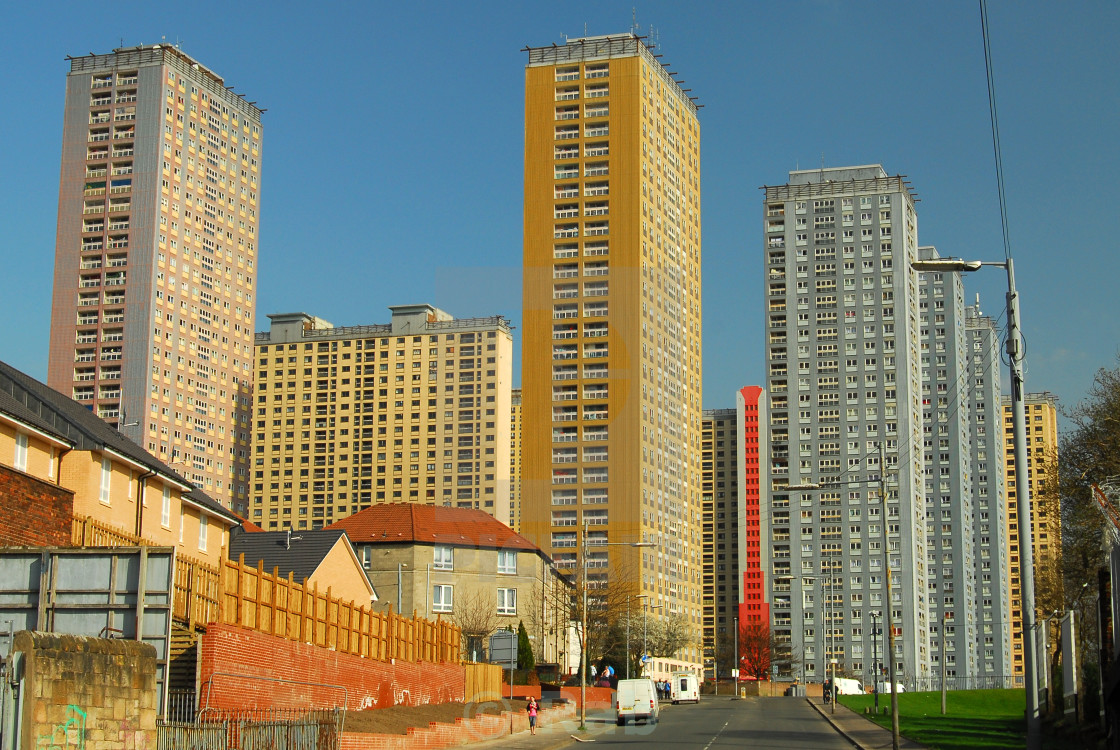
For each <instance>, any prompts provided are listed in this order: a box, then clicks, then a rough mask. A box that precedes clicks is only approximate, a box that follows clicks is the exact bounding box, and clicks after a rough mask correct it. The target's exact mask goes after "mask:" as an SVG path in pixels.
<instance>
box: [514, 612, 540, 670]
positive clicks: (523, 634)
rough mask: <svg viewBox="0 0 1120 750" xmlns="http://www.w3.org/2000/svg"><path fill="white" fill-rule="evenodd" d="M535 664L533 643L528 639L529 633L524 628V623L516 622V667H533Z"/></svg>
mask: <svg viewBox="0 0 1120 750" xmlns="http://www.w3.org/2000/svg"><path fill="white" fill-rule="evenodd" d="M536 666H537V662H536V660H535V659H534V658H533V644H532V643H531V642H530V641H529V633H528V631H527V630H525V623H524V622H518V623H517V668H518V669H533V668H535V667H536Z"/></svg>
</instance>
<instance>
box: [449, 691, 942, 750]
mask: <svg viewBox="0 0 1120 750" xmlns="http://www.w3.org/2000/svg"><path fill="white" fill-rule="evenodd" d="M806 700H807V701H808V702H809V705H811V706H812V707H813V708H815V709H816V710H817V712H818V713H820V715H821V716H822V717H824V719H825V720H826V721H828V723H829V724H831V725H832V727H833V729H835V730H836V731H837V732H838V733H839V734H840V735H842V736H843V737H844V738H845V739H847V740H848V741H849V742H851V743H852V744H853V745H855V746H856V747H857V748H859V749H860V750H890V748H892V746H893V744H892V737H891V730H889V729H884V728H883V727H881V726H879V725H878V724H876V723H874V722H872V721H871V720H870V719H866V718H864V717H863V716H862V715H861V714H857V713H856V712H855V711H853V710H851V709H850V708H847V707H845V706H844V705H843V704H837V706H836V713H833V712H832V710H831V706H829V705H828V704H827V703H825V702H824V701H823V700H822V699H820V698H806ZM667 709H672V705H671V704H668V703H665V702H663V703H662V704H661V710H662V711H665V710H667ZM614 726H615V723H614V714H613V712H595V713H594V714H588V716H587V730H586V731H583V732H580V731H579V717H578V716H577V717H576V718H574V719H567V720H565V721H560V722H557V723H556V724H551V725H549V726H546V727H538V728H537V734H536V736H534V735H531V734H529V732H527V731H525V732H518V733H516V734H511V735H506V736H504V737H498V738H496V739H492V740H485V741H483V742H476V743H472V744H471V745H470V747H471V748H472V749H475V750H488V749H489V748H501V749H502V750H559V748H562V747H567V746H569V745H573V746H574V745H577V743H581V742H594V741H595V738H596V736H598V735H599V734H601V733H603V732H606V731H608V730H609V729H611V728H613V727H614ZM898 747H899V748H900V750H925V746H924V745H919V744H917V743H916V742H911V741H910V740H908V739H906V738H905V737H899V743H898Z"/></svg>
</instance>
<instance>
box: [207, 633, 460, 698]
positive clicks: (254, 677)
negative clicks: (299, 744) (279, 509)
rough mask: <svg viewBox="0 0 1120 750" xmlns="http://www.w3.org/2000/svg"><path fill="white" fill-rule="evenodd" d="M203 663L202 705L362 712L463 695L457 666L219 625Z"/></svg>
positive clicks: (212, 635) (210, 638) (211, 634)
mask: <svg viewBox="0 0 1120 750" xmlns="http://www.w3.org/2000/svg"><path fill="white" fill-rule="evenodd" d="M200 665H201V668H200V681H199V685H200V687H199V693H198V703H199V707H201V708H205V707H206V706H210V707H212V708H270V707H277V708H330V707H334V706H341V707H345V708H347V709H348V710H359V711H360V710H364V709H367V708H385V707H386V706H395V705H408V706H419V705H425V704H428V703H448V702H451V701H461V700H463V696H464V672H463V667H462V666H461V665H459V664H433V663H430V662H405V661H400V660H398V661H396V662H395V663H393V662H384V661H375V660H373V659H365V658H363V657H360V656H355V655H353V654H344V653H339V652H337V651H332V650H330V649H325V648H320V647H317V646H310V645H308V644H306V643H297V642H295V641H289V640H285V639H283V638H276V637H273V636H270V635H266V634H264V633H258V632H255V631H251V630H246V629H244V628H239V627H235V626H233V625H218V624H216V623H211V624H210V625H208V626H207V630H206V634H205V635H204V636H203V638H202V645H201V652H200Z"/></svg>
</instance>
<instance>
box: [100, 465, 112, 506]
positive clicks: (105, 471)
mask: <svg viewBox="0 0 1120 750" xmlns="http://www.w3.org/2000/svg"><path fill="white" fill-rule="evenodd" d="M112 481H113V462H112V461H110V460H109V459H107V458H102V459H101V502H103V503H105V504H106V505H108V504H109V487H110V486H111V484H112Z"/></svg>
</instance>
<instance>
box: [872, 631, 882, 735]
mask: <svg viewBox="0 0 1120 750" xmlns="http://www.w3.org/2000/svg"><path fill="white" fill-rule="evenodd" d="M882 617H883V613H882V612H879V613H878V614H876V613H874V612H872V613H871V672H872V678H871V680H872V682H871V692H872V693H874V694H875V713H876V714H878V713H879V624H878V621H879V620H880V619H882Z"/></svg>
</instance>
